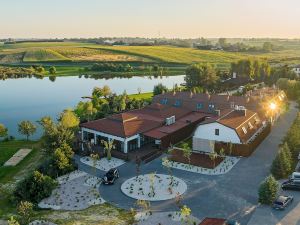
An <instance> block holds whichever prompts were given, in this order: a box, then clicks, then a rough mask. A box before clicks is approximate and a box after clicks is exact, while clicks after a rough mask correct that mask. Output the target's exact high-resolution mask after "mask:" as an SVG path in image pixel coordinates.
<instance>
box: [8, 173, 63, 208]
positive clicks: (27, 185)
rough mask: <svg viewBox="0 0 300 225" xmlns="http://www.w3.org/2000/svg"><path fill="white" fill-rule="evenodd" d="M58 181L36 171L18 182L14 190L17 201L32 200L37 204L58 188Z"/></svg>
mask: <svg viewBox="0 0 300 225" xmlns="http://www.w3.org/2000/svg"><path fill="white" fill-rule="evenodd" d="M56 186H57V182H56V181H55V180H53V179H52V178H51V177H49V176H46V175H43V174H42V173H40V172H39V171H34V172H33V173H32V174H30V175H29V176H28V177H27V178H25V179H23V180H21V181H20V182H18V183H17V186H16V189H15V190H14V197H15V199H16V201H18V202H20V201H30V202H32V203H34V204H37V203H38V202H40V201H41V200H42V199H44V198H47V197H49V196H50V195H51V193H52V190H53V189H54V188H56Z"/></svg>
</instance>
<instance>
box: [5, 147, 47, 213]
mask: <svg viewBox="0 0 300 225" xmlns="http://www.w3.org/2000/svg"><path fill="white" fill-rule="evenodd" d="M28 147H30V148H32V149H33V150H32V151H31V152H30V153H29V154H28V155H27V156H26V157H25V158H24V159H23V160H22V161H21V162H20V163H19V164H18V165H16V166H5V167H4V166H1V167H0V218H7V216H8V215H9V214H11V213H15V206H14V204H13V203H12V202H11V201H10V199H11V192H12V190H13V189H14V187H15V185H16V183H17V181H18V180H20V179H23V178H24V177H25V176H26V175H27V174H29V173H30V172H32V171H33V170H34V169H35V168H36V167H37V166H38V165H39V163H40V161H41V159H42V158H43V157H44V156H43V153H42V152H41V150H40V143H39V142H32V141H29V142H27V141H9V142H1V143H0V149H1V160H3V161H4V160H5V159H6V158H9V155H11V154H12V153H13V152H15V151H16V150H18V149H19V148H28ZM5 149H6V150H8V153H10V154H8V153H5V154H2V151H5Z"/></svg>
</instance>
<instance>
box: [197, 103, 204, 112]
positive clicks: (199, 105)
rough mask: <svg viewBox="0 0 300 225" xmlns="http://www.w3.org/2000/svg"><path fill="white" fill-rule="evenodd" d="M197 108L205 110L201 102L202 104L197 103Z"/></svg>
mask: <svg viewBox="0 0 300 225" xmlns="http://www.w3.org/2000/svg"><path fill="white" fill-rule="evenodd" d="M196 107H197V109H198V110H199V109H203V103H201V102H200V103H197V106H196Z"/></svg>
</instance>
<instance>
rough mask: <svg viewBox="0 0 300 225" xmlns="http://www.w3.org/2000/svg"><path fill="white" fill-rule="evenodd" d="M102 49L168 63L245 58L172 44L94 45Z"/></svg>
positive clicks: (219, 62)
mask: <svg viewBox="0 0 300 225" xmlns="http://www.w3.org/2000/svg"><path fill="white" fill-rule="evenodd" d="M96 47H97V48H100V49H103V50H109V51H114V52H119V53H123V54H131V55H136V56H141V57H145V58H150V59H153V60H156V61H158V62H169V63H184V64H191V63H213V64H219V65H225V64H229V63H231V62H232V61H236V60H239V59H241V58H245V57H246V56H245V55H242V54H239V53H229V52H221V51H205V50H197V49H193V48H179V47H172V46H96Z"/></svg>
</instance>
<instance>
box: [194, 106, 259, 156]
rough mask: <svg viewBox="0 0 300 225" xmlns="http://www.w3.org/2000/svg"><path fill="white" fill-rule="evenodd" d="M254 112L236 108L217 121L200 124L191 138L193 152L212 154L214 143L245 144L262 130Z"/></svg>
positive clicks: (210, 120)
mask: <svg viewBox="0 0 300 225" xmlns="http://www.w3.org/2000/svg"><path fill="white" fill-rule="evenodd" d="M262 127H263V122H262V121H261V120H260V118H259V116H258V114H257V113H256V112H253V111H250V110H247V109H245V108H244V107H236V108H235V109H233V110H231V111H227V113H224V114H223V115H221V116H220V117H218V118H217V119H208V120H207V121H205V122H203V123H201V124H200V125H199V126H198V127H197V128H196V130H195V132H194V136H193V151H201V152H213V151H214V144H215V142H223V143H232V144H246V143H249V142H250V141H251V140H253V139H254V138H255V136H256V135H257V133H258V132H259V131H260V130H261V129H262Z"/></svg>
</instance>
